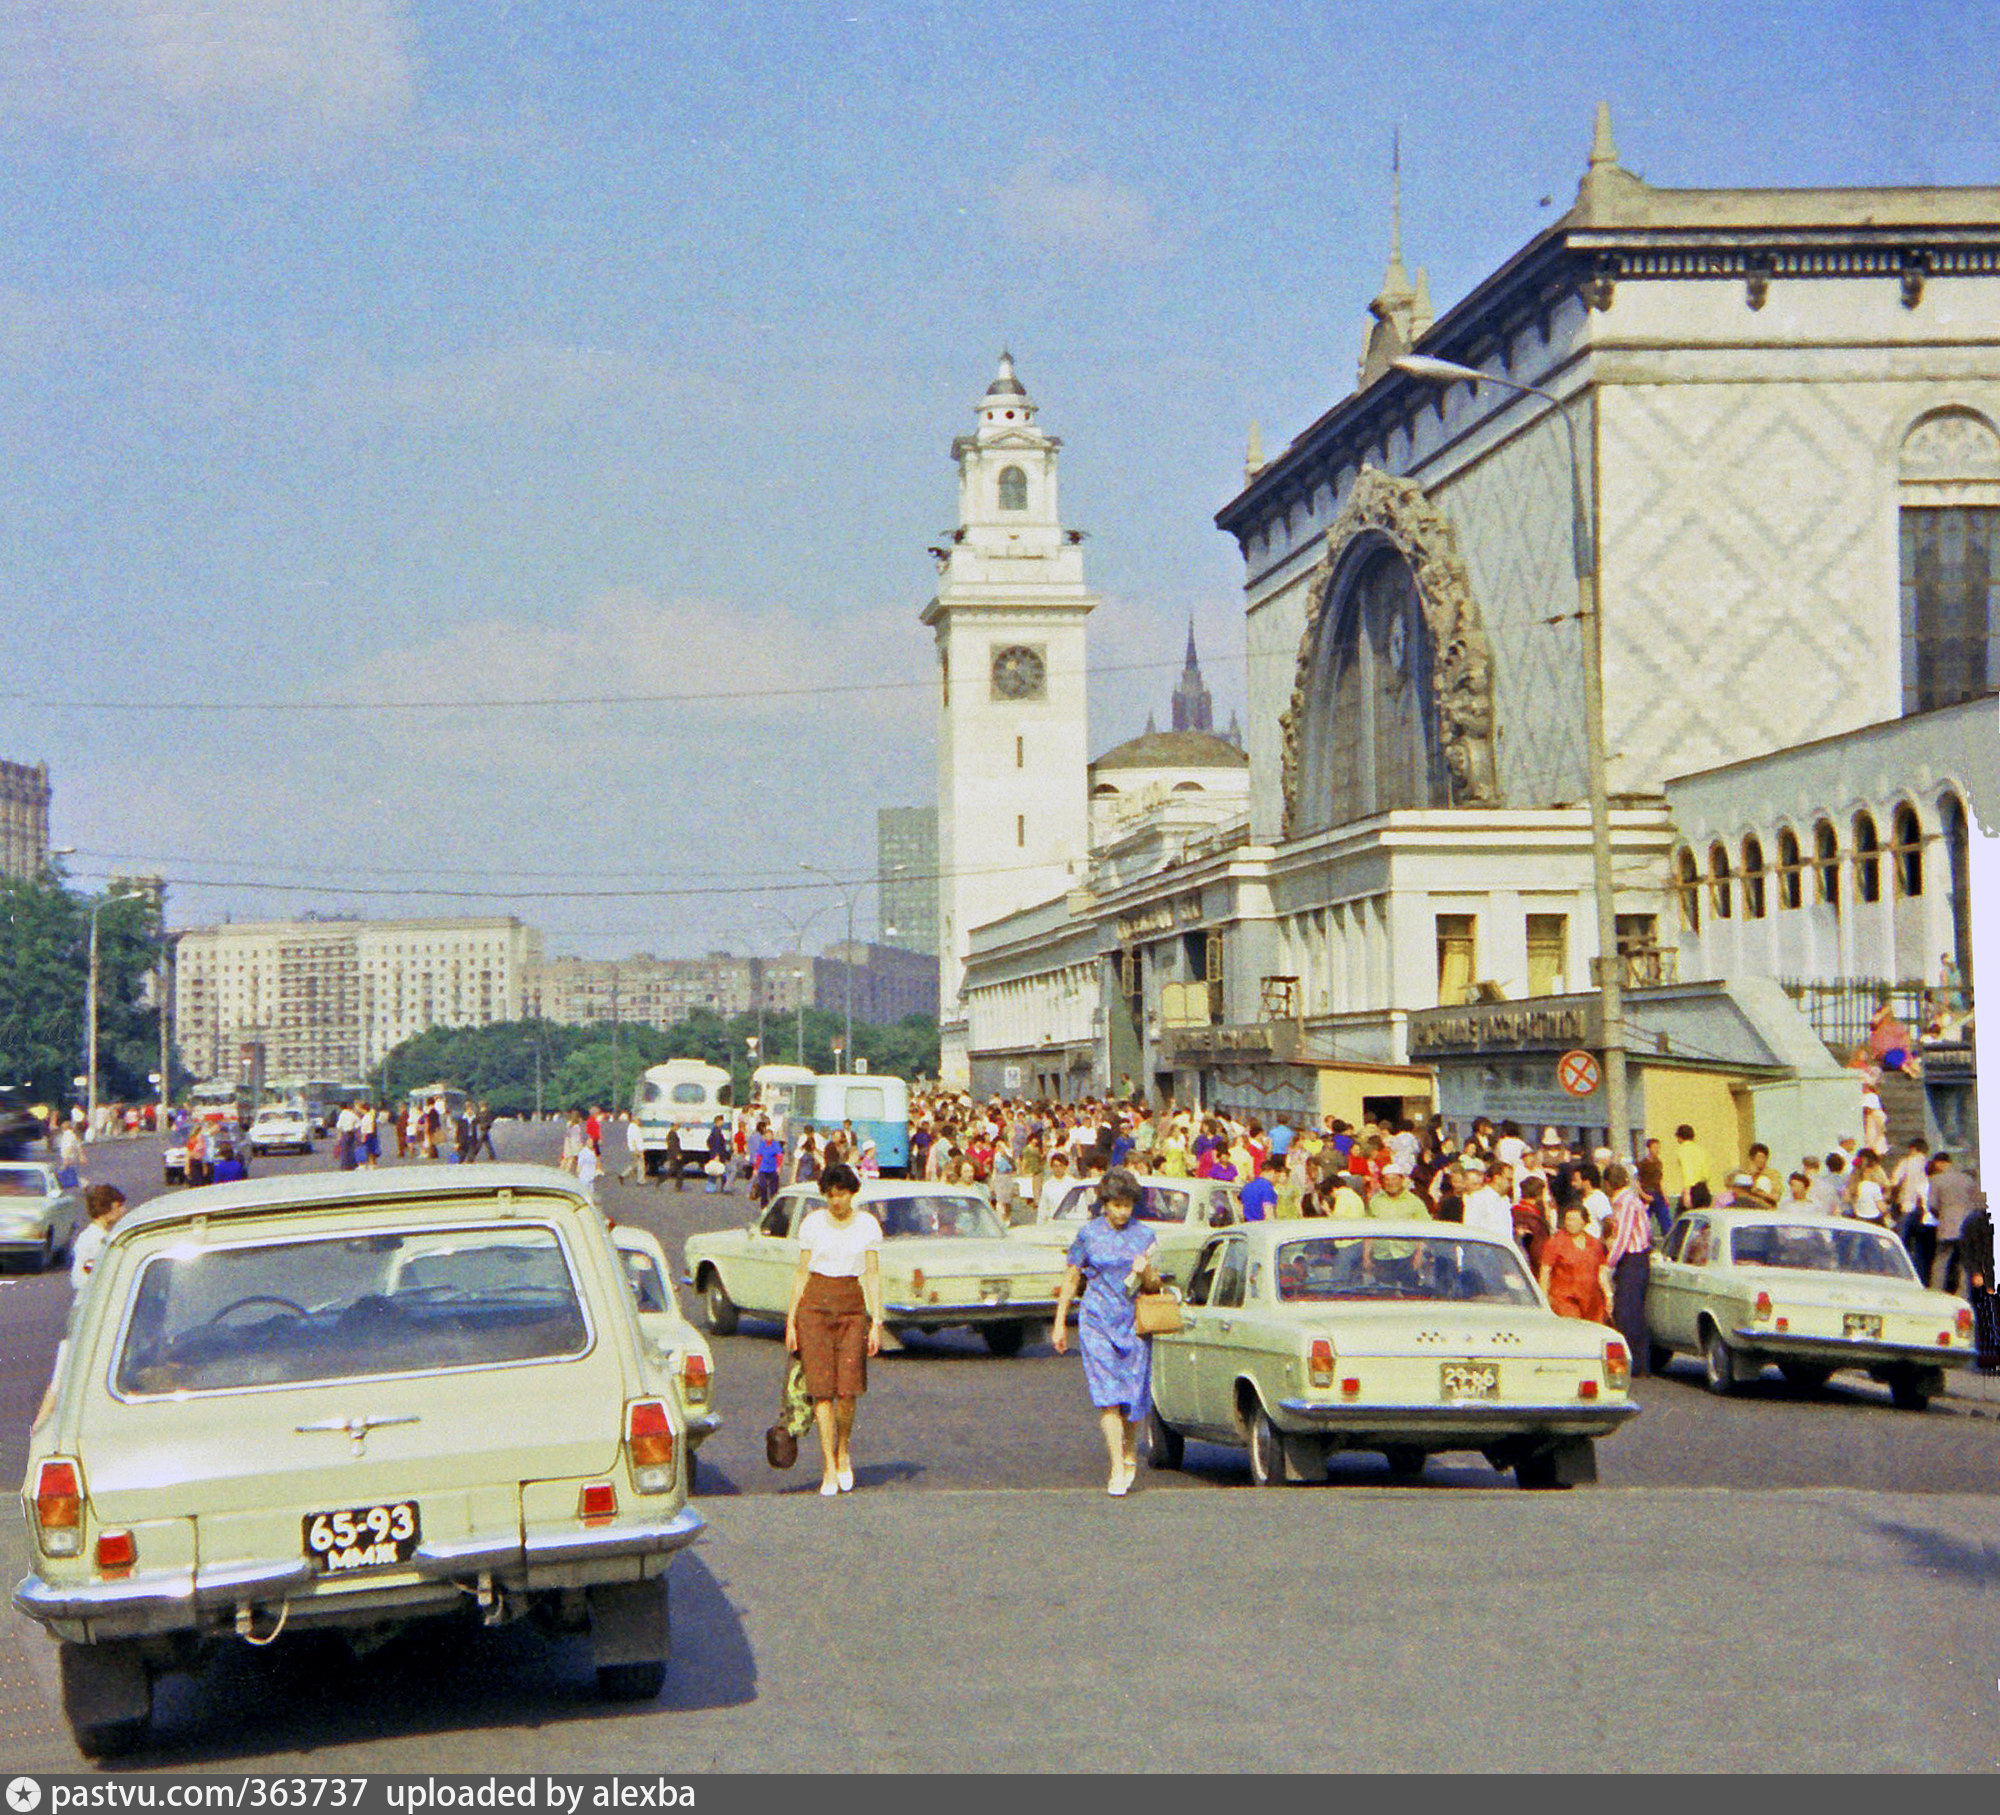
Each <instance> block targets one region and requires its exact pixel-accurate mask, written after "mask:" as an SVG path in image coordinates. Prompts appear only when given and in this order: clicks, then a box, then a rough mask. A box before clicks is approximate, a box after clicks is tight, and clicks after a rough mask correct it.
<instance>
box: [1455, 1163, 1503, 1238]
mask: <svg viewBox="0 0 2000 1815" xmlns="http://www.w3.org/2000/svg"><path fill="white" fill-rule="evenodd" d="M1513 1178H1514V1174H1513V1170H1512V1168H1511V1167H1509V1166H1508V1165H1507V1163H1506V1162H1505V1161H1504V1160H1489V1161H1488V1162H1487V1165H1486V1182H1485V1183H1484V1184H1483V1185H1481V1186H1480V1187H1479V1189H1478V1190H1477V1191H1474V1192H1472V1193H1471V1194H1470V1195H1469V1196H1468V1197H1467V1198H1466V1200H1465V1226H1466V1227H1467V1228H1468V1229H1474V1230H1477V1231H1478V1232H1479V1233H1480V1234H1482V1235H1493V1236H1498V1237H1499V1238H1500V1240H1502V1241H1508V1242H1511V1241H1512V1240H1513V1239H1514V1198H1513V1194H1512V1192H1511V1190H1510V1189H1509V1187H1510V1186H1511V1185H1512V1183H1513Z"/></svg>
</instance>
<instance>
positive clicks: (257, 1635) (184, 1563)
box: [14, 1165, 703, 1756]
mask: <svg viewBox="0 0 2000 1815" xmlns="http://www.w3.org/2000/svg"><path fill="white" fill-rule="evenodd" d="M683 1384H684V1379H683ZM680 1406H681V1400H680V1397H679V1395H678V1393H677V1388H676V1380H675V1376H674V1372H673V1370H672V1368H671V1367H670V1366H669V1364H668V1360H667V1358H666V1357H665V1356H663V1355H662V1354H661V1353H660V1351H659V1349H658V1348H657V1346H656V1345H655V1344H654V1343H652V1342H650V1341H648V1340H647V1338H646V1335H645V1332H644V1329H643V1327H642V1323H641V1319H640V1316H639V1315H638V1313H637V1311H636V1309H635V1303H634V1299H633V1294H632V1290H631V1287H630V1285H629V1283H628V1275H627V1269H626V1266H625V1264H624V1263H623V1262H621V1259H620V1257H619V1253H618V1250H617V1248H616V1247H615V1246H614V1244H613V1242H612V1240H611V1236H610V1231H609V1227H608V1225H607V1224H606V1222H605V1220H604V1218H603V1216H602V1214H601V1213H600V1212H599V1211H598V1210H597V1209H595V1208H594V1207H593V1206H592V1205H590V1204H589V1203H588V1202H587V1201H585V1200H584V1199H583V1198H582V1197H581V1196H579V1195H578V1192H577V1187H576V1182H575V1181H574V1180H573V1179H571V1178H570V1177H569V1176H568V1175H567V1174H564V1173H561V1172H557V1171H555V1170H553V1169H550V1168H544V1167H539V1166H513V1165H487V1166H477V1167H471V1166H468V1167H464V1168H453V1169H452V1170H451V1171H449V1172H447V1171H445V1170H444V1169H443V1168H438V1169H425V1170H424V1171H422V1172H415V1171H398V1172H382V1173H360V1174H356V1173H336V1174H331V1175H329V1174H324V1173H321V1174H312V1175H306V1176H302V1177H294V1178H286V1179H260V1180H251V1181H244V1182H240V1183H237V1184H232V1185H222V1186H213V1187H209V1188H206V1189H202V1190H196V1191H190V1192H187V1193H185V1194H182V1195H179V1196H175V1197H170V1198H160V1199H156V1200H154V1201H153V1202H151V1203H149V1204H146V1205H143V1206H141V1207H140V1208H138V1209H136V1210H133V1211H132V1212H130V1213H129V1214H128V1215H127V1216H125V1217H124V1218H123V1220H121V1221H120V1222H119V1224H118V1225H117V1227H116V1228H115V1229H114V1230H113V1232H112V1235H111V1238H110V1240H109V1241H108V1242H107V1243H106V1245H105V1248H104V1251H103V1253H102V1255H101V1256H100V1257H99V1260H98V1262H97V1266H96V1269H95V1271H94V1272H93V1273H92V1275H91V1279H90V1282H89V1284H88V1285H87V1286H86V1287H85V1289H84V1291H83V1292H82V1294H81V1295H80V1296H79V1298H78V1300H77V1304H76V1308H75V1312H74V1314H73V1317H72V1320H71V1325H70V1331H69V1335H68V1338H67V1339H66V1340H65V1342H64V1343H63V1344H62V1346H61V1348H60V1350H59V1351H58V1356H57V1361H56V1369H55V1377H54V1379H53V1381H52V1382H51V1384H50V1389H49V1393H48V1396H47V1399H46V1400H45V1402H44V1407H43V1411H42V1413H41V1415H40V1416H39V1417H38V1418H37V1419H36V1422H35V1426H34V1429H33V1431H32V1433H31V1435H30V1438H29V1447H28V1462H27V1474H26V1478H25V1480H24V1481H23V1483H22V1489H21V1498H22V1505H23V1511H24V1513H25V1515H26V1522H27V1530H28V1540H29V1550H28V1554H29V1559H30V1568H29V1573H28V1575H27V1576H26V1577H25V1578H24V1579H23V1580H22V1581H21V1582H20V1583H19V1584H18V1586H17V1587H16V1588H15V1590H14V1605H15V1606H16V1608H18V1609H19V1611H20V1612H22V1613H24V1614H26V1615H27V1616H28V1617H29V1618H30V1619H33V1620H37V1621H39V1622H40V1623H41V1624H42V1625H43V1626H44V1627H46V1628H47V1629H48V1631H49V1632H50V1633H51V1634H52V1635H53V1636H54V1637H55V1638H56V1639H57V1640H58V1641H59V1654H58V1655H59V1670H60V1677H61V1684H62V1694H63V1702H64V1709H65V1712H66V1713H67V1715H68V1718H69V1721H70V1725H71V1729H72V1731H73V1732H74V1734H75V1736H76V1741H77V1745H78V1747H79V1748H80V1749H81V1750H82V1751H84V1752H85V1753H86V1754H89V1755H92V1756H100V1755H103V1754H106V1753H110V1752H115V1751H118V1750H122V1749H125V1748H127V1747H129V1746H131V1745H133V1744H135V1743H137V1741H138V1740H139V1738H140V1737H141V1736H142V1735H143V1733H144V1731H145V1727H146V1723H147V1721H148V1719H149V1718H150V1714H151V1708H152V1692H153V1682H154V1679H155V1678H156V1677H157V1676H158V1675H160V1674H161V1673H163V1672H166V1671H170V1670H175V1669H184V1668H193V1667H196V1666H198V1665H200V1664H201V1663H202V1662H203V1661H204V1660H205V1659H206V1658H208V1657H209V1656H211V1655H212V1654H213V1653H214V1652H216V1651H217V1650H219V1649H221V1648H224V1647H228V1646H232V1645H235V1644H238V1643H249V1644H253V1645H262V1644H268V1643H269V1642H271V1641H272V1640H273V1639H274V1638H275V1637H276V1636H277V1635H278V1634H279V1633H280V1632H282V1631H284V1630H286V1629H287V1628H289V1629H291V1630H293V1631H298V1630H301V1629H306V1628H318V1629H321V1630H330V1631H332V1632H334V1633H340V1634H345V1635H347V1636H349V1637H350V1638H352V1639H354V1640H355V1641H357V1643H359V1644H362V1645H368V1646H372V1645H374V1644H376V1643H378V1642H379V1641H380V1640H381V1639H382V1638H384V1637H386V1636H388V1635H389V1634H391V1633H393V1632H394V1631H395V1630H396V1629H397V1628H399V1627H400V1626H402V1625H404V1624H406V1623H408V1622H410V1621H412V1620H416V1619H420V1618H425V1617H428V1616H432V1615H457V1616H458V1617H460V1618H465V1619H478V1620H483V1621H484V1622H485V1623H488V1624H499V1623H501V1622H504V1621H509V1620H513V1619H518V1618H521V1617H524V1616H527V1617H533V1618H534V1619H535V1620H536V1621H537V1623H538V1624H540V1625H542V1626H543V1627H545V1628H547V1629H549V1630H552V1631H555V1632H573V1633H587V1634H588V1635H589V1641H590V1646H591V1654H592V1662H593V1664H594V1665H595V1667H596V1673H597V1683H598V1688H599V1690H600V1692H601V1693H602V1694H604V1695H606V1696H608V1697H611V1698H614V1699H629V1698H649V1697H651V1696H653V1695H656V1694H657V1693H658V1692H659V1689H660V1686H661V1684H662V1683H663V1682H664V1680H665V1675H666V1658H667V1654H668V1645H669V1619H668V1598H667V1580H666V1572H667V1567H668V1563H669V1560H670V1558H671V1554H672V1553H673V1552H674V1551H676V1550H678V1549H680V1548H681V1547H682V1546H684V1545H687V1544H689V1543H691V1542H693V1541H694V1539H695V1538H696V1537H697V1536H698V1535H699V1533H700V1532H701V1530H702V1524H703V1521H702V1519H701V1516H700V1514H699V1513H697V1512H695V1511H694V1510H693V1509H692V1508H691V1507H689V1506H688V1504H687V1471H686V1465H685V1456H686V1450H687V1436H688V1432H687V1427H686V1424H685V1422H684V1420H683V1416H682V1413H681V1409H680Z"/></svg>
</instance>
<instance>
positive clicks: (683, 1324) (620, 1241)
mask: <svg viewBox="0 0 2000 1815" xmlns="http://www.w3.org/2000/svg"><path fill="white" fill-rule="evenodd" d="M611 1239H612V1241H613V1242H615V1243H616V1244H617V1248H618V1258H619V1259H620V1260H621V1261H622V1262H623V1263H624V1266H625V1278H626V1281H627V1283H628V1284H630V1286H631V1288H632V1303H633V1306H634V1307H635V1309H636V1310H637V1311H638V1313H639V1328H640V1329H641V1330H643V1331H644V1332H645V1334H646V1340H647V1341H648V1342H650V1343H651V1344H652V1345H653V1347H654V1348H655V1349H656V1350H658V1351H659V1354H660V1357H661V1359H662V1360H663V1361H664V1362H665V1363H666V1367H667V1372H668V1374H669V1375H670V1376H671V1377H672V1379H673V1382H674V1393H675V1395H676V1396H677V1398H678V1399H679V1401H680V1410H681V1423H682V1424H683V1425H684V1426H685V1427H686V1430H687V1444H688V1485H689V1487H690V1488H692V1487H693V1485H694V1452H695V1451H696V1450H698V1449H699V1448H700V1447H701V1445H702V1440H703V1439H704V1438H705V1437H708V1436H709V1435H711V1434H712V1433H713V1432H714V1431H715V1430H716V1429H717V1427H718V1426H720V1424H721V1423H722V1417H721V1414H720V1413H718V1412H717V1411H716V1409H715V1402H714V1400H715V1353H714V1351H713V1350H712V1349H711V1348H710V1347H709V1346H708V1338H707V1337H705V1336H704V1335H702V1333H701V1332H700V1331H699V1330H697V1329H696V1328H695V1327H694V1325H693V1324H691V1323H690V1322H688V1320H687V1318H686V1316H685V1315H683V1313H682V1311H681V1305H680V1300H679V1299H678V1298H677V1297H676V1296H675V1294H674V1276H673V1270H672V1268H671V1267H670V1266H669V1265H668V1263H667V1251H666V1249H664V1248H663V1247H661V1246H660V1241H659V1237H658V1236H656V1235H653V1234H651V1233H649V1232H648V1231H647V1230H644V1229H638V1228H634V1227H633V1226H632V1225H631V1224H630V1223H620V1224H619V1225H618V1226H617V1227H616V1228H614V1229H613V1230H612V1231H611Z"/></svg>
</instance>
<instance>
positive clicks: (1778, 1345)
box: [1729, 1329, 1972, 1368]
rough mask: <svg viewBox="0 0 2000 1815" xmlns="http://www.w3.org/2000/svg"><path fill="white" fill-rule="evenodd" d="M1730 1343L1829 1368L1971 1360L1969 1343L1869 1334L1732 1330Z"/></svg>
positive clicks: (1774, 1357)
mask: <svg viewBox="0 0 2000 1815" xmlns="http://www.w3.org/2000/svg"><path fill="white" fill-rule="evenodd" d="M1729 1340H1730V1343H1731V1345H1732V1346H1733V1347H1734V1348H1736V1349H1737V1350H1738V1351H1740V1352H1747V1353H1748V1354H1750V1355H1752V1356H1753V1357H1754V1356H1756V1355H1768V1356H1769V1357H1770V1358H1771V1359H1772V1360H1773V1361H1820V1362H1824V1363H1826V1364H1827V1365H1828V1366H1829V1367H1837V1368H1867V1367H1888V1366H1906V1367H1907V1366H1914V1367H1926V1368H1962V1367H1965V1366H1966V1365H1968V1364H1969V1363H1970V1362H1971V1360H1972V1348H1971V1345H1970V1344H1967V1345H1966V1346H1964V1347H1960V1346H1959V1345H1958V1344H1956V1343H1954V1344H1953V1345H1952V1346H1951V1347H1950V1348H1948V1349H1946V1348H1940V1347H1938V1345H1937V1344H1935V1343H1932V1344H1931V1345H1930V1346H1929V1347H1925V1345H1924V1344H1922V1343H1918V1342H1881V1341H1878V1340H1876V1339H1875V1338H1874V1337H1870V1336H1797V1335H1793V1334H1792V1333H1791V1332H1789V1331H1787V1332H1786V1333H1785V1334H1783V1335H1780V1334H1779V1333H1778V1332H1777V1331H1775V1330H1758V1329H1749V1330H1731V1331H1730V1332H1729Z"/></svg>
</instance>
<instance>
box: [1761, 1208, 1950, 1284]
mask: <svg viewBox="0 0 2000 1815" xmlns="http://www.w3.org/2000/svg"><path fill="white" fill-rule="evenodd" d="M1729 1258H1730V1259H1731V1260H1733V1261H1734V1262H1735V1263H1736V1264H1737V1265H1738V1266H1739V1267H1791V1268H1796V1269H1797V1270H1798V1271H1800V1272H1804V1273H1866V1274H1870V1275H1872V1276H1873V1277H1875V1278H1877V1279H1915V1278H1916V1273H1915V1270H1914V1269H1913V1268H1912V1267H1911V1266H1910V1261H1909V1256H1908V1254H1907V1253H1905V1251H1904V1248H1903V1244H1902V1243H1901V1242H1899V1241H1898V1240H1897V1239H1896V1238H1895V1237H1894V1236H1893V1235H1884V1234H1883V1233H1882V1232H1881V1231H1880V1230H1879V1229H1859V1228H1856V1227H1854V1226H1853V1225H1852V1224H1847V1225H1845V1226H1843V1225H1841V1224H1839V1223H1835V1222H1831V1221H1828V1220H1825V1219H1815V1220H1814V1221H1812V1222H1799V1223H1753V1224H1751V1225H1750V1227H1748V1228H1747V1229H1735V1230H1732V1231H1731V1232H1730V1236H1729Z"/></svg>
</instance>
